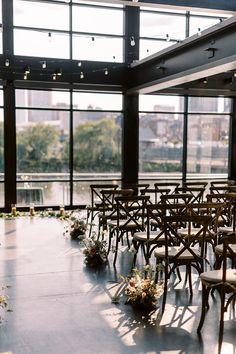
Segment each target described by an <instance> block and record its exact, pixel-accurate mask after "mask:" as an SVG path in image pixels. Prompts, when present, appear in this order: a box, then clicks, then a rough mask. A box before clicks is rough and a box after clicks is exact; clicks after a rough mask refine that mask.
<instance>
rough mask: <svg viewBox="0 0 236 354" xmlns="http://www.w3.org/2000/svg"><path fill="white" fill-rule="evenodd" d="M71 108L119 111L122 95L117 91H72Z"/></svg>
mask: <svg viewBox="0 0 236 354" xmlns="http://www.w3.org/2000/svg"><path fill="white" fill-rule="evenodd" d="M73 108H74V109H89V110H93V109H94V110H102V111H104V110H106V111H108V110H111V111H121V110H122V95H121V94H118V93H117V94H116V93H111V94H109V93H94V92H74V93H73Z"/></svg>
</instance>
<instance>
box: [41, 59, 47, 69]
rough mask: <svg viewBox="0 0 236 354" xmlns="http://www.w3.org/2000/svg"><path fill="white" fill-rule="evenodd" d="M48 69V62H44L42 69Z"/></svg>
mask: <svg viewBox="0 0 236 354" xmlns="http://www.w3.org/2000/svg"><path fill="white" fill-rule="evenodd" d="M46 67H47V63H46V61H43V62H42V68H43V69H46Z"/></svg>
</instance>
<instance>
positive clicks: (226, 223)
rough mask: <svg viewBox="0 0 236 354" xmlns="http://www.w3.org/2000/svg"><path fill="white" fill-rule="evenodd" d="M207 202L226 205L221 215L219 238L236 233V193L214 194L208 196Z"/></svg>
mask: <svg viewBox="0 0 236 354" xmlns="http://www.w3.org/2000/svg"><path fill="white" fill-rule="evenodd" d="M206 200H207V201H208V202H212V203H213V202H215V203H225V208H224V210H223V212H222V213H221V216H220V219H219V223H218V226H219V229H218V234H219V238H220V236H221V234H225V233H228V232H234V231H235V219H236V218H235V204H236V193H216V194H215V193H212V194H207V196H206ZM218 242H219V241H218Z"/></svg>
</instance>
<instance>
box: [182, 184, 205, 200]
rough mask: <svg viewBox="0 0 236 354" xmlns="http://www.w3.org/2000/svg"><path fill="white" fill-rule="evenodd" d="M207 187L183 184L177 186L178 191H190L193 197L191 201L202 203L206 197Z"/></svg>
mask: <svg viewBox="0 0 236 354" xmlns="http://www.w3.org/2000/svg"><path fill="white" fill-rule="evenodd" d="M205 190H206V189H205V187H196V186H183V187H178V188H176V190H175V191H176V193H189V194H192V196H193V198H192V200H191V203H200V202H202V201H203V199H204V193H205Z"/></svg>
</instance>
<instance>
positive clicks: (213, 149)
mask: <svg viewBox="0 0 236 354" xmlns="http://www.w3.org/2000/svg"><path fill="white" fill-rule="evenodd" d="M229 121H230V120H229V116H228V115H227V116H224V115H222V116H214V115H204V116H201V115H200V114H199V115H189V117H188V147H187V153H188V156H187V172H188V173H207V174H210V173H211V174H213V173H227V172H228V149H229V146H228V143H229V126H230V124H229V123H230V122H229Z"/></svg>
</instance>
